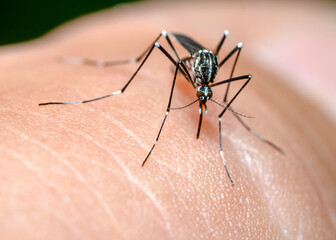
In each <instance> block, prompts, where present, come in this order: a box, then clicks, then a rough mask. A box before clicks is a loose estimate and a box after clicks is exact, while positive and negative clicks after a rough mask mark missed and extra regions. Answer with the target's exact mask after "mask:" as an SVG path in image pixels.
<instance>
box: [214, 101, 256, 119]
mask: <svg viewBox="0 0 336 240" xmlns="http://www.w3.org/2000/svg"><path fill="white" fill-rule="evenodd" d="M209 100H210V101H212V102H214V103H216V104H217V105H219V106H221V107H223V108H226V106H224V105H223V104H220V103H219V102H216V101H215V100H213V99H209ZM228 110H229V111H230V112H232V113H234V114H237V115H239V116H242V117H245V118H254V117H253V116H249V115H245V114H242V113H239V112H236V111H234V110H233V109H232V108H231V107H229V108H228Z"/></svg>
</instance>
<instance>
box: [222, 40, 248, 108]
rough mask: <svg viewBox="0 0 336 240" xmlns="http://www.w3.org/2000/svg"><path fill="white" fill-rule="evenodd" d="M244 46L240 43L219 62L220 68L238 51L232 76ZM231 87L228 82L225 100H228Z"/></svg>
mask: <svg viewBox="0 0 336 240" xmlns="http://www.w3.org/2000/svg"><path fill="white" fill-rule="evenodd" d="M242 47H243V43H241V42H240V43H238V44H237V46H236V47H235V48H234V49H233V50H232V51H231V52H230V53H229V54H228V55H227V56H226V57H225V58H224V59H223V60H222V61H221V62H220V63H219V64H218V66H219V68H220V67H221V66H223V64H224V63H225V62H226V61H227V60H228V59H229V58H230V57H231V56H232V55H233V54H235V52H237V51H238V53H237V55H236V59H235V61H234V63H233V66H232V69H231V73H230V78H232V76H233V73H234V70H235V68H236V65H237V61H238V58H239V55H240V52H241V49H242ZM229 88H230V83H228V85H227V86H226V90H225V95H224V100H223V101H224V102H226V101H227V97H228V94H229Z"/></svg>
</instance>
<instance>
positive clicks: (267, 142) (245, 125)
mask: <svg viewBox="0 0 336 240" xmlns="http://www.w3.org/2000/svg"><path fill="white" fill-rule="evenodd" d="M233 115H234V116H235V117H236V118H237V120H238V121H239V122H240V123H241V124H242V125H243V127H244V128H245V129H246V130H247V131H249V132H250V133H252V134H253V135H254V136H256V137H257V138H259V139H260V140H261V141H263V142H264V143H266V144H268V145H269V146H271V147H272V148H274V149H275V150H277V151H278V152H280V153H281V154H285V152H284V151H283V150H282V149H281V148H280V147H278V146H277V145H275V144H274V143H272V142H271V141H270V140H268V139H266V138H264V137H263V136H261V135H259V134H258V133H256V132H255V131H253V129H251V128H250V127H249V126H248V125H247V124H246V123H245V122H244V121H243V119H241V117H240V116H238V115H237V114H235V113H234V112H233Z"/></svg>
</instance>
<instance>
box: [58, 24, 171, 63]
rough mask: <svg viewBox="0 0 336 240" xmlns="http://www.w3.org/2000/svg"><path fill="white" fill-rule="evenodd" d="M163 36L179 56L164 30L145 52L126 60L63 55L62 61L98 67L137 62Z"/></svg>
mask: <svg viewBox="0 0 336 240" xmlns="http://www.w3.org/2000/svg"><path fill="white" fill-rule="evenodd" d="M161 36H163V37H165V38H166V40H167V42H168V43H169V45H170V47H171V48H172V50H173V52H174V54H175V56H176V57H177V58H178V55H177V53H176V51H175V48H174V47H173V45H172V43H171V41H170V39H169V37H168V35H167V32H166V31H165V30H162V31H161V33H160V34H159V36H157V37H156V38H155V40H154V41H153V42H152V43H151V44H150V45H149V47H147V48H146V49H145V51H144V52H142V53H141V54H140V55H139V56H138V57H136V58H131V59H124V60H116V61H100V60H93V59H89V58H79V57H69V56H64V57H61V59H60V60H61V61H62V62H65V63H70V64H79V65H82V64H85V65H92V66H97V67H110V66H114V65H122V64H129V63H137V62H139V61H140V60H141V59H142V58H143V57H144V56H145V55H146V53H147V52H148V51H149V50H150V49H151V48H152V46H153V45H154V44H155V43H156V42H157V41H158V40H159V39H160V37H161Z"/></svg>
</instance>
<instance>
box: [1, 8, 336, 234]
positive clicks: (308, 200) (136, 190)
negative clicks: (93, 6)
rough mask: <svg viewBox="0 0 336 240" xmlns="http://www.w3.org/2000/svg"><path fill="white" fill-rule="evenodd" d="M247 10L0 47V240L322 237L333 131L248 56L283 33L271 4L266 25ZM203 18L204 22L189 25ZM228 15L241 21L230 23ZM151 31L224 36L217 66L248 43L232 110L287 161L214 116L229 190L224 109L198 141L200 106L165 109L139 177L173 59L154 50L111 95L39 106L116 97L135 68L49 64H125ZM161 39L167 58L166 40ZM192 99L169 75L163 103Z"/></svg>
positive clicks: (142, 16) (158, 14)
mask: <svg viewBox="0 0 336 240" xmlns="http://www.w3.org/2000/svg"><path fill="white" fill-rule="evenodd" d="M244 6H245V7H243V8H241V6H240V5H229V4H221V3H216V4H210V5H208V6H207V7H206V8H205V7H204V6H203V5H202V3H198V4H193V5H192V6H190V5H189V4H178V5H176V4H168V3H167V4H162V3H159V4H158V3H145V4H139V5H132V6H121V7H118V8H116V9H112V10H108V11H105V12H102V13H98V14H95V15H92V16H89V17H86V18H83V19H80V20H76V21H75V22H73V23H70V24H69V25H66V26H63V27H61V28H59V29H57V30H56V31H54V32H53V33H51V34H49V35H47V36H45V37H43V38H41V39H39V40H36V41H33V42H30V43H25V44H21V45H14V46H8V47H3V48H2V49H0V84H1V86H0V89H1V94H0V101H1V113H0V126H1V129H2V130H1V132H0V136H1V137H0V141H1V146H0V156H1V159H0V179H1V184H0V236H2V237H1V239H295V238H298V239H300V238H302V239H332V237H333V236H335V234H336V231H335V222H336V216H335V213H336V193H335V189H334V184H335V182H336V176H335V170H336V161H335V156H336V150H335V147H334V146H335V143H336V140H335V134H334V133H335V132H336V131H335V130H336V129H335V125H334V124H333V122H332V120H330V119H329V118H328V117H327V116H326V115H325V114H324V112H323V111H322V110H321V109H320V108H319V106H318V103H317V102H314V101H313V100H308V99H306V98H303V97H302V96H300V95H299V94H298V92H297V90H296V89H293V88H291V87H289V86H288V84H287V82H286V81H285V78H286V77H287V76H286V72H283V74H282V75H276V74H274V72H273V71H272V70H270V68H267V67H269V66H277V63H276V62H267V63H266V62H265V63H263V61H265V59H263V58H258V57H260V56H257V57H255V58H253V54H252V53H253V52H254V50H251V48H252V49H253V48H254V47H253V46H254V45H255V44H257V42H258V41H261V40H262V39H263V38H267V39H269V38H272V37H273V38H276V37H277V36H276V32H277V31H278V30H279V28H283V29H284V28H285V27H284V25H281V24H282V22H284V18H283V17H282V15H281V14H280V13H279V14H278V15H277V14H276V13H277V11H278V10H277V9H278V8H277V6H273V8H272V9H274V14H273V15H272V17H273V18H272V19H268V21H267V19H266V20H265V19H264V20H263V21H257V22H256V21H254V20H253V19H255V18H254V17H256V16H258V13H259V12H260V14H263V13H264V11H265V9H263V7H265V8H269V6H263V5H258V6H255V5H244ZM186 7H188V11H187V12H186V11H185V10H186ZM279 11H280V10H279ZM281 11H283V9H281ZM200 12H201V13H202V17H203V21H202V22H201V21H200V22H197V24H195V23H194V21H195V19H196V18H197V16H199V14H200ZM237 13H239V14H241V16H244V17H242V18H240V20H239V21H234V22H233V21H232V19H237ZM287 14H288V15H287V16H291V17H293V18H294V19H295V17H294V16H295V14H294V13H291V12H290V11H287ZM291 14H292V15H291ZM303 15H304V14H303ZM182 19H183V20H184V21H183V22H181V20H182ZM186 19H188V21H186ZM287 21H288V20H287ZM291 21H293V19H291ZM215 23H216V24H215ZM275 23H276V24H277V26H278V27H277V28H274V26H273V24H275ZM208 24H211V25H210V26H211V27H210V28H209V27H207V26H208ZM283 24H284V23H283ZM242 26H244V28H242ZM256 26H257V27H256ZM162 29H167V30H174V31H176V32H183V33H185V34H187V35H189V36H193V37H194V38H195V39H199V41H200V42H201V43H202V44H203V45H204V46H209V48H213V47H214V46H216V44H217V42H218V41H219V39H220V38H221V34H222V33H223V30H224V29H229V30H230V35H229V37H228V38H227V40H226V42H225V44H224V46H223V51H222V52H221V54H220V55H221V56H222V57H223V56H224V55H225V53H228V52H229V51H230V50H231V49H233V48H234V46H235V44H236V43H237V42H238V41H243V42H244V43H245V46H244V49H243V51H242V53H241V55H240V60H239V63H238V66H237V69H236V76H238V75H243V74H252V75H253V78H252V81H251V83H250V84H249V85H247V87H246V88H245V89H244V91H243V92H242V93H241V95H239V96H238V98H237V100H236V101H235V102H234V104H233V106H234V107H235V108H236V109H237V110H238V111H241V112H242V113H244V114H248V115H252V116H254V117H255V118H254V119H245V118H244V121H246V122H247V123H248V124H249V125H250V126H251V127H252V128H253V129H254V130H255V131H257V132H258V133H260V134H261V135H263V136H264V137H266V138H267V139H270V140H271V141H272V142H274V143H276V144H277V145H278V146H280V147H281V148H282V149H283V150H284V151H285V154H281V153H279V152H277V151H276V150H274V149H273V148H271V147H270V146H268V145H266V144H265V143H263V142H262V141H260V140H259V139H257V138H256V137H255V136H253V135H252V134H250V133H248V132H247V131H246V130H245V129H244V128H243V127H242V126H241V125H240V124H239V122H238V121H236V119H235V118H234V117H233V115H232V113H230V112H227V113H225V115H224V117H223V119H222V124H223V125H222V128H223V130H222V141H223V151H224V156H225V158H226V160H227V164H228V169H229V171H230V173H231V175H232V178H233V180H234V181H235V186H231V184H230V182H229V179H228V177H227V175H226V173H225V170H224V168H223V165H222V161H221V158H220V154H219V143H218V118H217V116H218V114H219V112H220V110H221V109H220V108H218V107H215V106H214V105H211V104H210V103H209V106H208V114H207V115H206V116H205V117H204V122H203V126H202V131H201V136H200V138H199V139H198V140H196V138H195V135H196V129H197V124H198V106H197V105H194V106H192V107H189V108H187V109H185V110H178V111H171V113H170V114H169V116H168V119H167V122H166V125H165V126H164V128H163V131H162V135H161V137H160V140H159V142H158V144H157V146H156V148H155V149H154V151H153V153H152V155H151V156H150V158H149V159H148V161H147V163H146V165H145V166H144V167H143V168H142V167H141V163H142V161H143V159H144V157H145V156H146V155H147V153H148V151H149V150H150V148H151V146H152V144H153V142H154V140H155V137H156V135H157V132H158V130H159V128H160V124H161V122H162V120H163V117H164V114H165V112H166V107H167V103H168V98H169V93H170V88H171V84H172V79H173V74H172V72H171V70H170V67H171V64H170V62H169V61H168V60H167V59H166V58H165V57H164V56H163V55H162V54H161V53H160V52H159V51H158V50H154V53H153V55H152V56H150V58H149V60H148V62H146V63H145V65H144V67H143V69H142V70H141V71H140V72H139V74H138V75H137V77H136V78H135V80H134V81H133V82H132V83H131V85H130V86H129V88H128V89H127V90H126V91H125V93H123V94H121V95H117V96H114V97H111V98H107V99H105V100H100V101H96V102H92V103H87V104H79V105H50V106H38V103H41V102H48V101H72V100H85V99H90V98H94V97H99V96H102V95H105V94H108V93H111V92H114V91H117V90H118V89H120V88H121V87H122V86H123V84H125V83H126V82H127V80H128V78H129V77H130V76H131V75H132V74H133V73H134V71H135V69H136V68H137V66H138V64H132V65H128V66H118V67H111V68H98V67H93V66H79V65H71V64H62V63H59V62H58V61H57V59H58V57H59V56H62V55H71V56H82V57H90V58H92V59H108V60H119V59H126V58H132V57H136V56H138V55H139V54H140V53H141V52H142V51H143V50H144V49H145V48H146V47H147V46H148V45H149V44H150V43H151V42H152V41H153V40H154V38H155V37H157V36H158V34H159V33H160V32H161V30H162ZM200 29H201V31H200ZM251 29H257V30H256V31H257V33H254V34H252V33H251V31H252V30H251ZM253 31H254V30H253ZM160 43H162V45H163V46H164V47H165V48H167V45H166V44H165V40H164V39H161V40H160ZM174 44H175V45H176V46H177V45H178V44H177V43H176V42H174ZM249 49H250V50H249ZM167 50H168V48H167ZM179 50H181V48H179ZM279 54H281V53H279ZM293 54H294V53H293ZM289 61H290V59H289ZM317 64H318V63H317ZM265 66H266V67H265ZM228 69H229V68H227V69H226V71H228ZM223 76H226V75H225V74H224V75H223ZM218 79H221V80H223V79H224V78H220V76H219V78H218ZM239 84H240V85H241V84H242V83H235V86H236V87H238V86H240V85H239ZM222 89H225V88H222ZM235 89H236V88H235ZM232 90H234V89H232ZM222 91H224V90H222ZM231 94H233V93H230V95H231ZM195 98H196V97H195V90H193V89H192V87H190V86H189V84H188V83H187V82H186V81H185V80H184V79H183V77H182V76H179V77H178V79H177V83H176V89H175V92H174V101H173V106H176V107H178V106H183V105H185V104H187V103H189V102H191V101H193V100H195ZM214 99H216V100H218V99H220V98H219V97H217V96H214Z"/></svg>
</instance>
